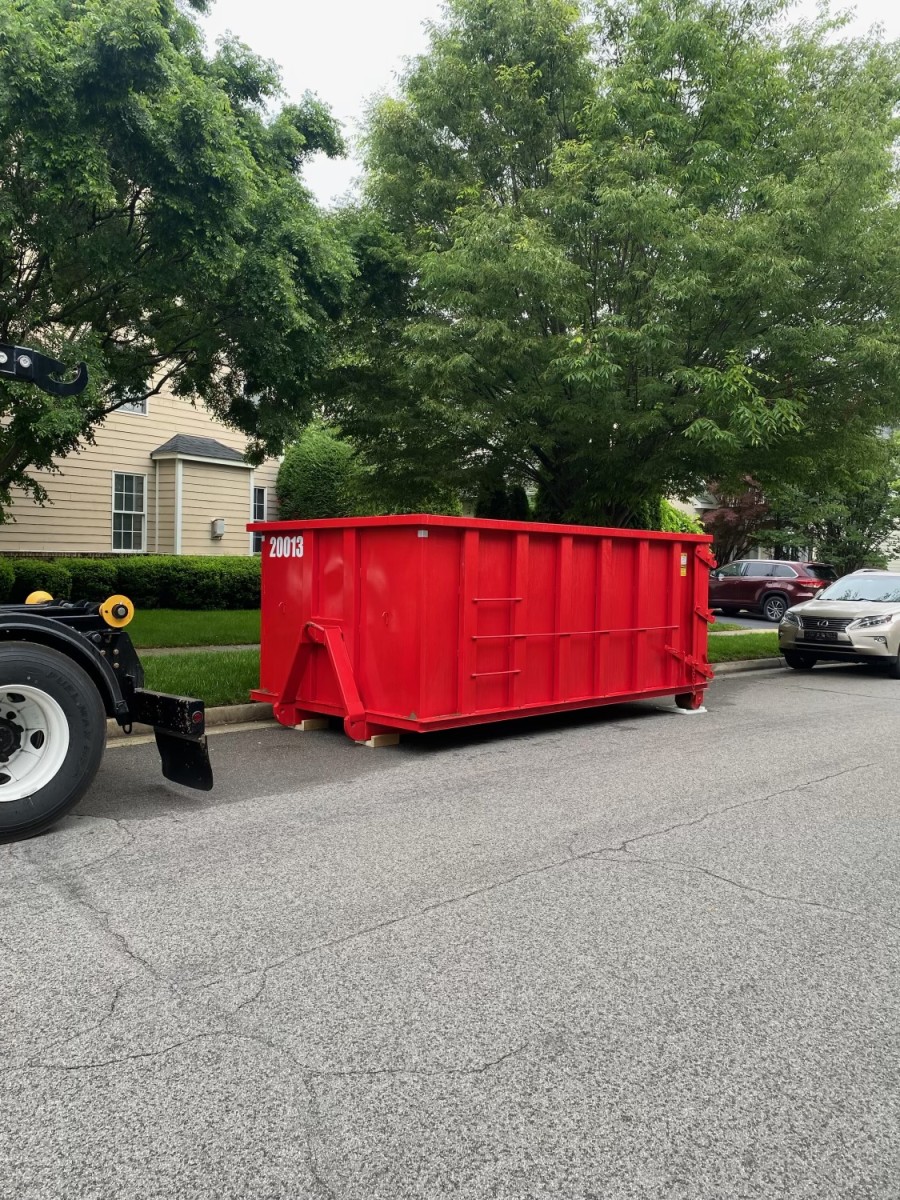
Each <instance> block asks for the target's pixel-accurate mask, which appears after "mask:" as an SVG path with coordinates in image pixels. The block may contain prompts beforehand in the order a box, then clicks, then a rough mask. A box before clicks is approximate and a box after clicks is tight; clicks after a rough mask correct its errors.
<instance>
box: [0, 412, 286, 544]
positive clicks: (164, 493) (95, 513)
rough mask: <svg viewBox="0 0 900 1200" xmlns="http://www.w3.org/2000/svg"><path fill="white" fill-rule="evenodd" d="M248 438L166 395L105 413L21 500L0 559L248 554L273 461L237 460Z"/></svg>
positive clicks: (271, 481)
mask: <svg viewBox="0 0 900 1200" xmlns="http://www.w3.org/2000/svg"><path fill="white" fill-rule="evenodd" d="M245 446H246V438H245V437H244V436H243V435H242V434H240V433H237V432H235V431H234V430H233V429H228V428H227V427H226V426H224V425H221V424H219V423H218V422H217V421H215V420H214V419H213V417H211V416H210V414H209V413H208V412H207V411H206V409H205V408H203V407H202V406H201V405H197V406H196V407H194V406H192V405H191V404H190V402H189V401H187V400H183V399H180V398H176V397H175V396H170V395H159V396H152V397H151V398H150V399H149V400H148V401H146V402H145V404H143V405H142V406H136V407H134V408H128V409H124V408H123V409H119V410H118V411H117V412H114V413H112V414H110V416H109V417H108V418H107V419H106V421H105V423H104V424H103V425H102V426H101V428H100V429H99V430H98V431H97V440H96V444H95V445H93V446H85V447H84V449H83V450H81V452H80V453H78V454H72V455H70V456H69V457H68V458H65V459H62V460H60V462H59V470H60V473H59V474H52V473H48V474H46V475H45V476H43V478H42V483H43V484H44V486H45V487H46V489H47V492H48V494H49V497H50V501H51V502H50V503H48V504H46V505H45V506H44V507H43V508H42V507H39V506H38V505H36V504H33V503H32V502H31V501H30V500H29V499H27V498H26V497H24V496H23V497H22V498H21V499H19V500H18V501H16V503H15V504H14V505H13V509H12V513H11V516H12V518H13V520H12V521H10V522H9V523H8V524H6V525H0V553H4V554H16V553H22V552H27V553H43V554H111V553H113V554H135V553H147V554H252V553H253V549H254V547H253V538H252V536H251V534H249V533H248V532H247V530H246V525H247V522H248V521H250V520H253V519H262V518H263V517H272V516H274V515H275V478H276V475H277V473H278V462H277V460H275V459H267V460H266V462H264V463H263V464H262V465H261V466H259V467H251V466H250V464H249V463H247V462H245V461H244V457H243V452H244V448H245Z"/></svg>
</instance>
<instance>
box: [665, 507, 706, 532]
mask: <svg viewBox="0 0 900 1200" xmlns="http://www.w3.org/2000/svg"><path fill="white" fill-rule="evenodd" d="M659 528H660V529H662V530H663V532H664V533H703V532H704V530H703V522H702V521H701V520H700V518H699V517H692V516H691V515H690V513H686V512H682V511H681V509H680V508H676V507H675V505H674V504H672V503H671V502H670V501H668V500H665V499H663V500H660V502H659Z"/></svg>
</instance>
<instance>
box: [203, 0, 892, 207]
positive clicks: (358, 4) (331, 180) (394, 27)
mask: <svg viewBox="0 0 900 1200" xmlns="http://www.w3.org/2000/svg"><path fill="white" fill-rule="evenodd" d="M836 7H838V8H839V9H841V10H843V9H845V8H855V10H856V21H855V26H856V27H858V28H859V29H860V30H863V29H866V28H868V27H870V26H872V25H876V24H880V25H883V26H884V28H885V30H886V33H887V35H888V36H889V37H897V38H900V4H898V0H857V2H856V4H855V5H854V4H850V3H839V4H838V5H836ZM815 8H816V3H815V0H801V2H800V3H799V4H798V5H797V11H798V12H801V13H804V14H812V13H814V12H815ZM440 10H441V4H440V3H439V2H438V0H381V3H378V2H377V0H331V2H330V3H329V2H328V0H326V2H325V3H323V2H322V0H252V2H249V0H215V4H214V7H213V10H212V13H211V14H210V16H209V17H207V18H206V20H205V22H204V25H205V28H206V34H207V38H208V39H209V42H210V45H212V44H213V43H214V42H215V40H216V38H218V37H219V36H220V35H221V34H223V33H224V32H225V31H226V30H228V31H231V32H232V33H234V34H236V35H237V36H238V37H239V38H240V39H241V41H244V42H246V43H247V44H248V45H249V46H251V47H252V48H253V49H254V50H255V51H256V52H257V54H261V55H263V56H264V57H265V58H271V59H274V60H275V61H276V62H277V63H278V64H279V66H280V67H281V70H282V75H283V78H284V84H285V88H286V91H287V94H288V96H289V97H296V96H300V95H302V93H303V92H304V91H306V90H309V91H312V92H315V93H316V94H317V95H318V96H320V97H321V99H323V100H324V101H325V102H326V103H327V104H328V106H329V107H330V109H331V111H332V112H333V113H334V114H335V116H336V117H337V118H338V119H339V120H340V121H341V123H342V125H343V126H344V130H345V133H346V134H347V135H348V137H349V138H352V136H353V134H354V133H355V131H356V130H357V129H358V127H359V122H360V120H361V118H362V115H363V112H364V110H365V106H366V102H367V100H368V99H369V98H370V97H372V96H373V95H375V94H377V93H379V92H384V91H389V90H391V89H393V87H394V86H395V81H396V77H397V73H398V72H399V71H400V70H402V67H403V61H404V59H405V58H408V57H409V56H410V55H414V54H418V53H420V52H421V51H422V50H423V49H424V48H425V45H426V33H425V30H424V28H423V26H424V23H425V22H426V21H435V20H437V19H438V18H439V17H440ZM358 173H359V166H358V165H357V164H356V163H355V161H354V160H353V159H352V158H351V159H345V160H342V161H339V162H330V161H329V160H328V159H326V158H324V157H321V158H320V160H319V161H316V162H314V163H312V164H311V165H310V166H309V167H308V169H307V173H306V179H307V183H308V184H309V186H310V187H311V188H312V190H313V192H315V194H316V196H317V197H318V198H319V200H320V201H321V202H322V203H328V202H329V201H331V200H333V199H335V198H336V197H338V196H340V195H342V194H344V193H345V192H346V191H347V190H348V189H349V188H350V187H351V186H352V183H353V179H354V177H355V176H356V175H358Z"/></svg>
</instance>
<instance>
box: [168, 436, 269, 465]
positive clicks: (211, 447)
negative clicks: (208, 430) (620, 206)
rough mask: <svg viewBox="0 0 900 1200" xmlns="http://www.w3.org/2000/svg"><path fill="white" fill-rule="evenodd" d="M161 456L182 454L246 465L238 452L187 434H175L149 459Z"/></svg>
mask: <svg viewBox="0 0 900 1200" xmlns="http://www.w3.org/2000/svg"><path fill="white" fill-rule="evenodd" d="M163 454H184V455H188V456H189V457H191V458H218V459H220V460H221V461H222V462H235V463H246V461H247V460H246V459H245V458H244V456H243V454H241V452H240V450H233V449H232V448H231V446H223V445H222V443H221V442H217V441H216V439H215V438H208V437H194V436H193V435H192V434H189V433H176V434H175V436H174V437H171V438H169V440H168V441H167V442H163V444H162V445H161V446H157V447H156V449H155V450H152V451H151V452H150V457H151V458H158V457H159V456H160V455H163Z"/></svg>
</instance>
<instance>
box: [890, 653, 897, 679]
mask: <svg viewBox="0 0 900 1200" xmlns="http://www.w3.org/2000/svg"><path fill="white" fill-rule="evenodd" d="M887 673H888V675H889V676H890V677H891V679H900V655H898V656H897V657H896V658H889V659H888V662H887Z"/></svg>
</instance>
